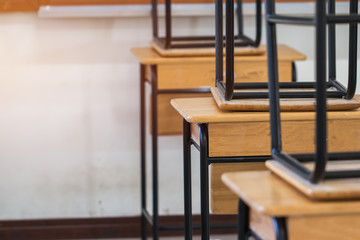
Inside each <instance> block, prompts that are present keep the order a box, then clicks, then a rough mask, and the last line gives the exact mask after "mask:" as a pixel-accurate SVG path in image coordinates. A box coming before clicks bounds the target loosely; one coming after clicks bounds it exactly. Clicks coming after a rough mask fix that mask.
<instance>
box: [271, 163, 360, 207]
mask: <svg viewBox="0 0 360 240" xmlns="http://www.w3.org/2000/svg"><path fill="white" fill-rule="evenodd" d="M266 166H267V167H268V168H269V169H270V170H271V171H272V172H274V173H275V174H277V175H278V176H280V177H281V178H282V179H284V180H285V181H286V182H288V183H289V184H290V185H292V186H294V187H295V188H296V189H297V190H299V191H300V192H301V193H303V194H304V195H305V196H307V197H309V198H311V199H317V200H329V199H355V198H358V199H360V179H359V178H346V179H332V180H323V181H320V182H319V183H317V184H312V183H311V182H310V181H307V180H305V179H304V178H302V177H300V176H298V175H297V174H294V173H293V172H291V171H290V170H289V169H287V168H286V167H284V165H283V164H281V163H280V162H278V161H267V162H266ZM306 166H307V168H308V169H310V170H312V169H313V164H306ZM327 169H328V170H349V169H351V170H360V160H359V161H357V160H356V161H351V162H349V161H342V162H332V161H329V162H328V163H327Z"/></svg>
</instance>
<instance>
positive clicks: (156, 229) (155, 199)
mask: <svg viewBox="0 0 360 240" xmlns="http://www.w3.org/2000/svg"><path fill="white" fill-rule="evenodd" d="M157 94H158V90H157V68H156V66H155V65H152V66H151V128H152V186H153V189H152V191H153V216H152V218H153V240H158V239H159V199H158V197H159V189H158V119H157V114H158V112H157Z"/></svg>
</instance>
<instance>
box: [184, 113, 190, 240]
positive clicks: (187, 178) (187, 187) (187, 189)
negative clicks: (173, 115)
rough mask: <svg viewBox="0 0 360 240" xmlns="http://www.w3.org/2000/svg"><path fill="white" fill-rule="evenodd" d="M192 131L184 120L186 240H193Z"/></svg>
mask: <svg viewBox="0 0 360 240" xmlns="http://www.w3.org/2000/svg"><path fill="white" fill-rule="evenodd" d="M190 141H191V130H190V123H188V122H187V121H186V120H185V119H184V120H183V150H184V220H185V221H184V222H185V236H184V238H185V240H191V239H192V200H191V142H190Z"/></svg>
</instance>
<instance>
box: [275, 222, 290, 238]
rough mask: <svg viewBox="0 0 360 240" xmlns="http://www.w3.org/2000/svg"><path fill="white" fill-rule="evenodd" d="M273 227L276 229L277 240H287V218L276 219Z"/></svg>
mask: <svg viewBox="0 0 360 240" xmlns="http://www.w3.org/2000/svg"><path fill="white" fill-rule="evenodd" d="M273 225H274V229H275V236H276V240H287V239H288V237H287V227H286V220H285V218H280V217H274V218H273Z"/></svg>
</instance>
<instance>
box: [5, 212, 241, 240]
mask: <svg viewBox="0 0 360 240" xmlns="http://www.w3.org/2000/svg"><path fill="white" fill-rule="evenodd" d="M183 220H184V217H183V216H161V217H160V225H162V226H181V225H183V222H184V221H183ZM210 222H211V224H234V223H236V216H234V215H212V216H211V217H210ZM199 223H200V216H194V217H193V224H194V225H199ZM235 232H236V229H213V230H211V233H213V234H224V233H225V234H226V233H235ZM199 233H200V231H199V230H195V231H194V234H199ZM148 234H149V236H150V234H151V226H148ZM140 235H141V226H140V216H135V217H118V218H69V219H43V220H9V221H0V239H1V240H45V239H46V240H52V239H97V238H139V237H140ZM182 235H183V231H182V230H176V231H170V230H166V231H161V232H160V236H182Z"/></svg>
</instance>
